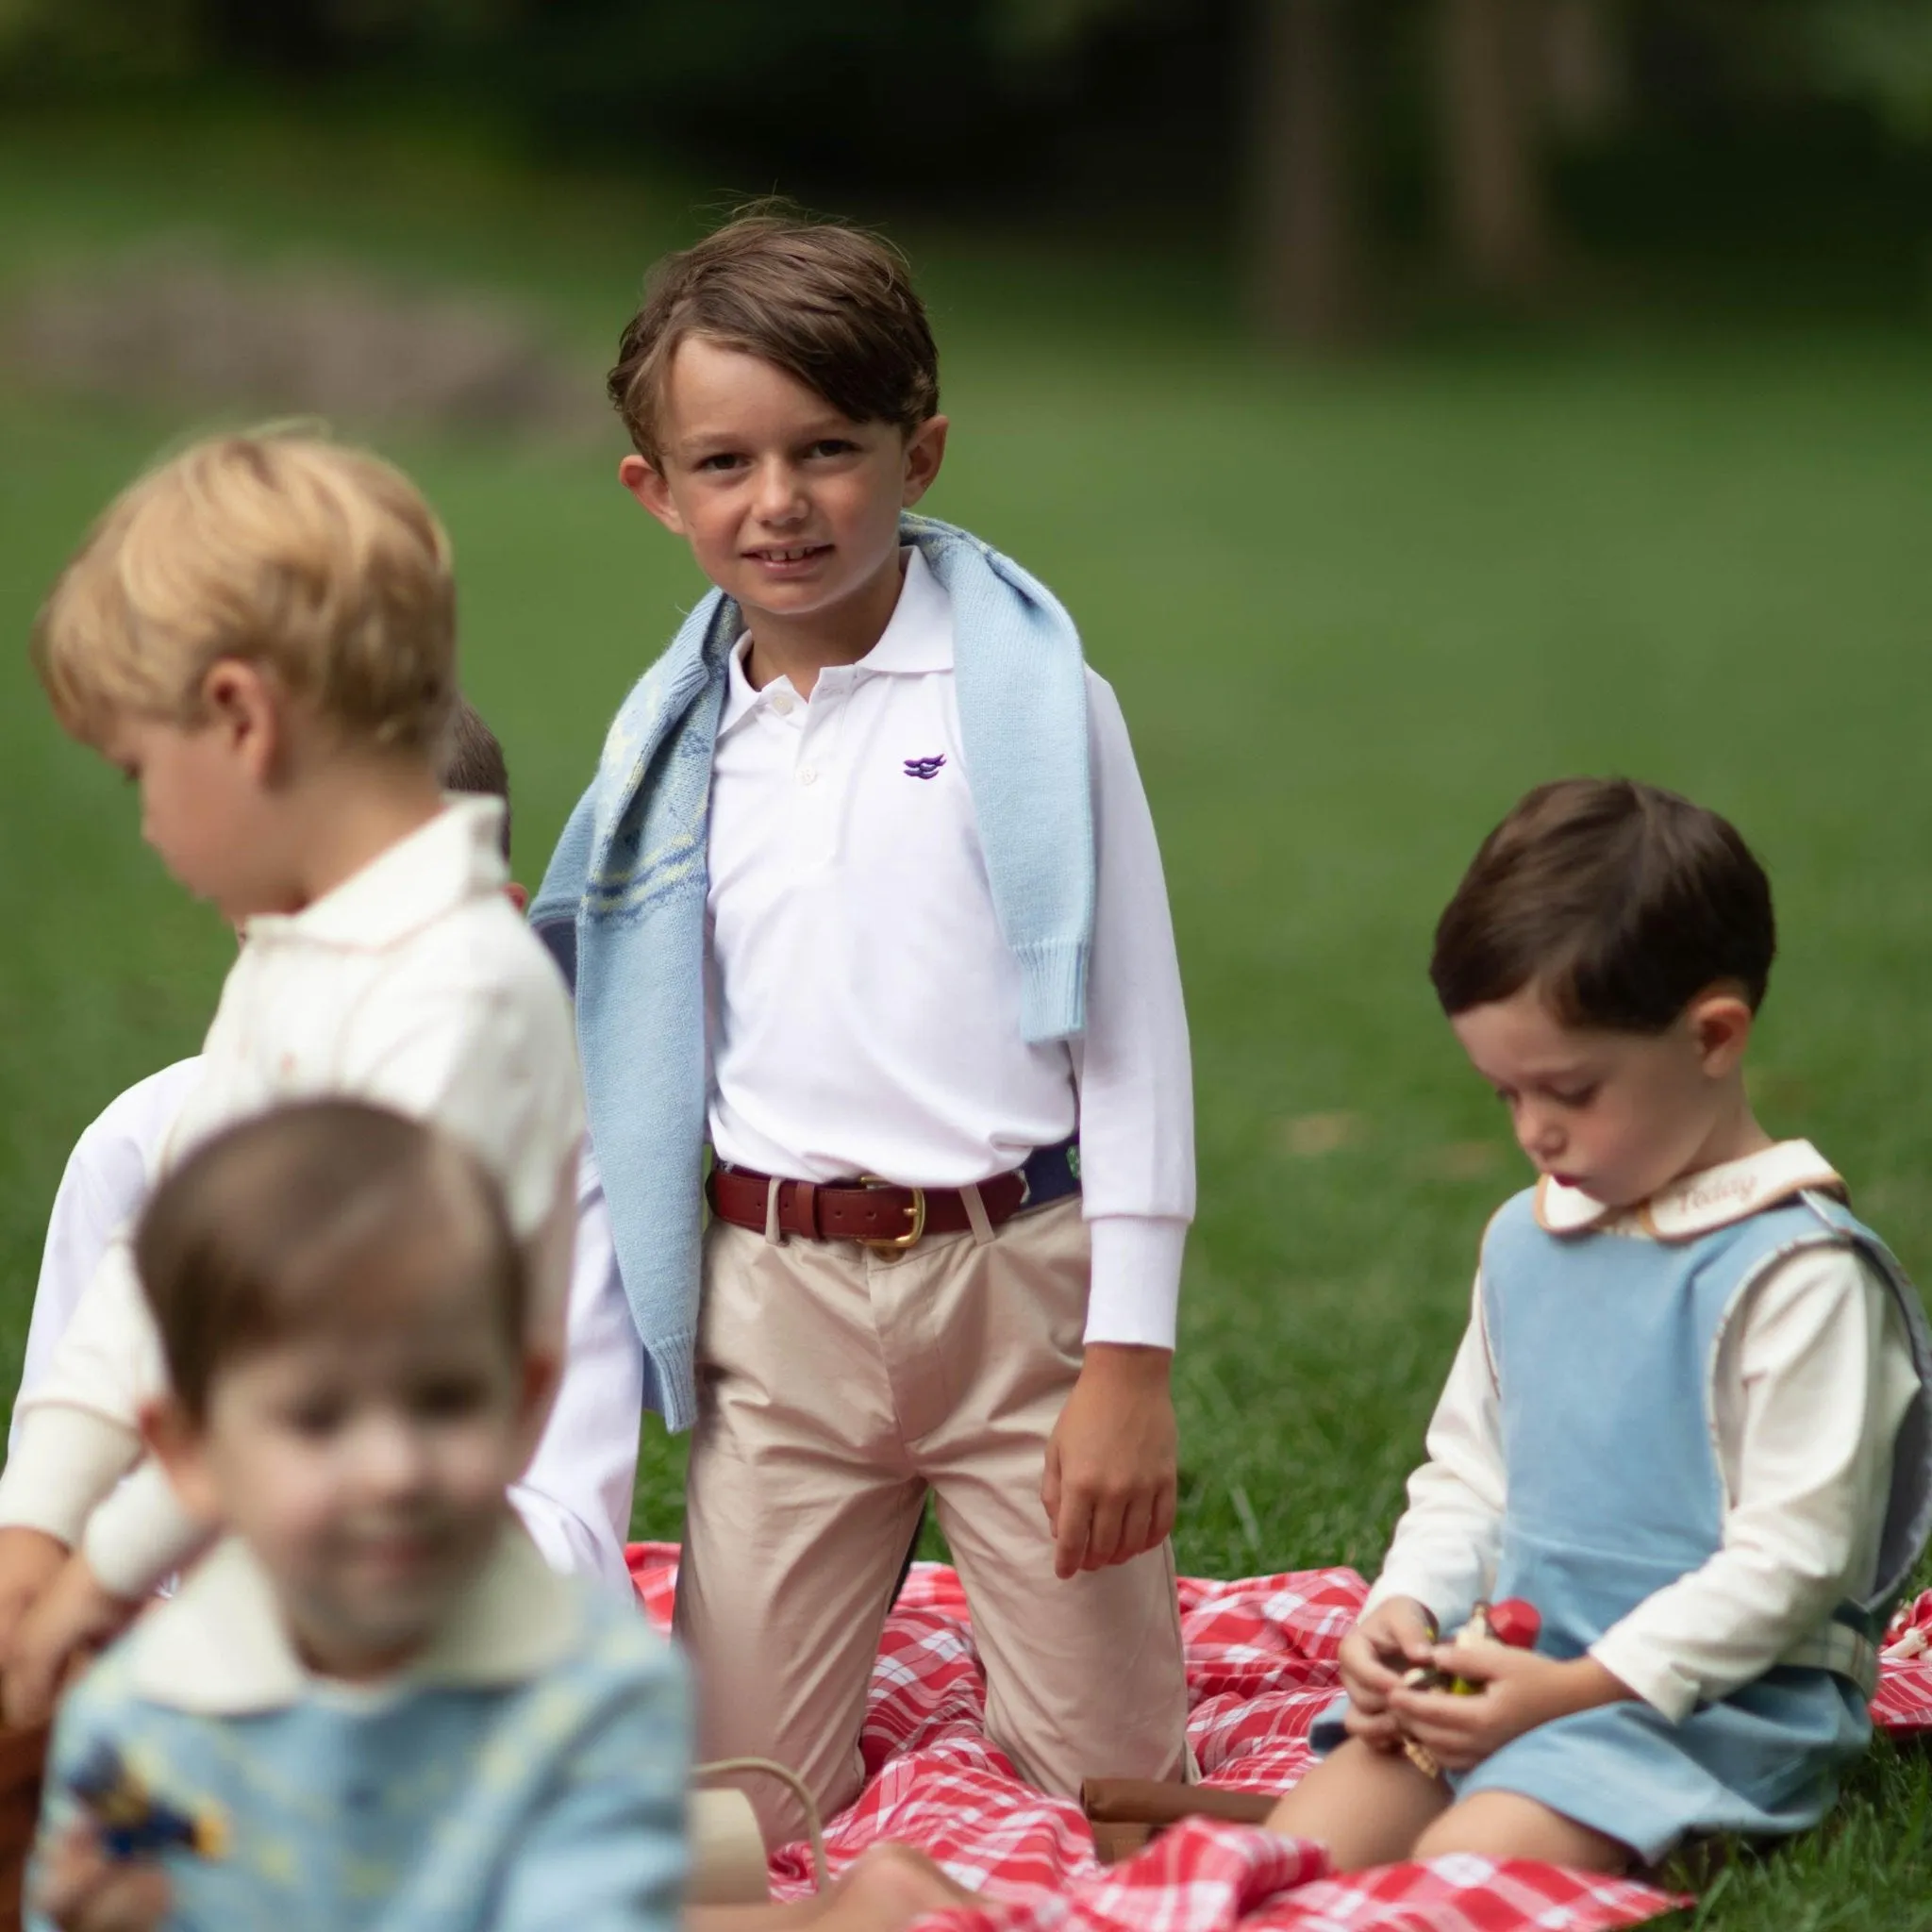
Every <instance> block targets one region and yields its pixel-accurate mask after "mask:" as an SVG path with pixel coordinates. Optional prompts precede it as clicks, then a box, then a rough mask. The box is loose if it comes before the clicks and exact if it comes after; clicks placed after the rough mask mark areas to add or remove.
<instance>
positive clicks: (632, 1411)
mask: <svg viewBox="0 0 1932 1932" xmlns="http://www.w3.org/2000/svg"><path fill="white" fill-rule="evenodd" d="M200 1074H201V1062H200V1059H199V1058H194V1059H186V1060H176V1061H175V1064H174V1065H173V1066H170V1067H163V1068H162V1069H161V1070H160V1072H158V1073H156V1074H149V1075H148V1076H147V1078H146V1079H144V1080H140V1081H137V1082H136V1083H135V1084H134V1085H133V1086H132V1087H130V1088H128V1089H127V1091H125V1093H122V1094H119V1095H117V1096H116V1097H115V1098H114V1099H113V1100H112V1101H110V1102H109V1103H108V1106H107V1107H106V1108H103V1109H102V1111H101V1113H100V1115H99V1117H98V1118H97V1119H96V1120H94V1121H93V1122H92V1124H90V1125H89V1126H88V1128H87V1129H86V1130H85V1131H84V1132H83V1133H82V1135H81V1136H80V1138H79V1140H78V1141H75V1144H74V1152H73V1153H72V1154H71V1155H70V1156H69V1157H68V1160H67V1167H66V1171H65V1172H64V1173H63V1174H62V1175H61V1177H60V1186H59V1188H58V1191H57V1192H56V1193H55V1196H54V1206H53V1209H52V1211H51V1213H50V1214H49V1215H48V1218H47V1239H46V1244H45V1247H44V1249H43V1250H42V1257H41V1274H40V1281H39V1285H38V1287H37V1288H36V1289H35V1291H34V1307H33V1318H32V1321H31V1323H30V1324H29V1326H28V1329H27V1339H26V1355H25V1362H24V1364H23V1366H22V1369H21V1376H20V1391H19V1396H18V1398H17V1399H16V1405H15V1417H14V1427H13V1435H14V1438H15V1439H17V1438H18V1436H19V1433H20V1428H21V1423H22V1420H23V1418H22V1416H21V1414H20V1410H19V1404H20V1403H21V1402H24V1401H27V1400H29V1399H30V1398H31V1397H33V1396H34V1395H35V1394H36V1393H37V1392H38V1391H41V1390H42V1388H43V1387H44V1386H45V1383H46V1381H47V1377H48V1375H49V1374H50V1372H51V1370H52V1367H53V1362H54V1357H55V1355H56V1353H57V1352H58V1348H59V1345H60V1340H61V1337H62V1336H64V1335H65V1334H66V1332H67V1328H68V1325H69V1324H70V1323H71V1322H72V1321H73V1319H74V1311H75V1308H76V1307H78V1306H79V1304H80V1300H81V1296H82V1294H83V1292H84V1291H86V1289H87V1286H88V1284H89V1282H91V1281H92V1279H93V1276H94V1273H95V1271H96V1270H97V1269H98V1268H99V1266H100V1263H101V1257H103V1256H104V1255H105V1254H106V1253H107V1251H108V1244H109V1242H110V1241H112V1240H113V1239H114V1237H115V1236H117V1235H119V1234H121V1233H123V1232H124V1230H125V1229H126V1228H127V1227H128V1226H129V1225H130V1224H132V1223H133V1222H134V1220H135V1218H136V1217H137V1216H138V1215H139V1214H140V1212H141V1209H142V1206H143V1204H144V1203H145V1202H146V1200H147V1196H148V1193H149V1191H150V1190H151V1188H152V1186H153V1184H154V1180H155V1177H156V1175H157V1174H158V1170H159V1165H160V1160H161V1156H162V1152H163V1149H164V1148H165V1147H166V1145H167V1142H168V1139H169V1136H170V1134H171V1132H172V1130H173V1127H174V1124H175V1116H176V1115H177V1114H178V1113H179V1112H180V1111H181V1108H182V1107H183V1105H184V1104H185V1103H186V1100H187V1097H188V1094H189V1091H190V1090H191V1089H192V1087H193V1085H194V1083H195V1082H196V1081H197V1080H198V1079H199V1078H200ZM642 1407H643V1349H642V1346H641V1343H640V1342H639V1341H638V1339H637V1330H636V1327H635V1324H633V1323H632V1321H631V1316H630V1305H629V1303H628V1302H626V1301H625V1294H624V1283H623V1281H622V1280H621V1279H620V1278H619V1276H618V1273H617V1265H616V1261H615V1259H614V1257H613V1256H612V1254H611V1248H610V1229H609V1224H608V1219H607V1216H606V1214H605V1209H604V1190H603V1185H602V1182H601V1180H600V1178H599V1176H598V1173H597V1165H596V1162H595V1160H594V1159H593V1158H591V1152H590V1149H589V1147H588V1146H587V1147H586V1148H585V1149H584V1153H583V1158H582V1161H581V1163H580V1165H579V1168H578V1173H577V1230H576V1246H575V1251H574V1253H573V1255H572V1259H571V1285H570V1313H569V1318H568V1329H567V1337H566V1344H565V1354H564V1365H563V1375H562V1379H561V1381H560V1382H559V1384H558V1391H557V1402H556V1405H555V1407H553V1408H552V1409H551V1412H550V1420H549V1422H548V1423H547V1424H545V1425H544V1430H543V1436H542V1440H541V1441H540V1442H539V1444H538V1447H537V1453H536V1455H535V1457H533V1458H532V1459H531V1462H530V1466H529V1468H528V1469H527V1470H526V1471H525V1473H524V1475H523V1478H522V1480H521V1481H519V1482H517V1483H515V1484H512V1485H511V1488H510V1492H509V1494H510V1501H511V1502H512V1503H513V1504H514V1505H515V1506H516V1509H517V1512H518V1514H519V1515H520V1516H521V1517H522V1518H523V1520H524V1524H525V1527H526V1528H527V1529H528V1530H529V1532H530V1535H531V1537H532V1538H533V1539H534V1541H536V1544H537V1547H538V1548H539V1549H540V1550H541V1551H542V1553H543V1555H544V1557H545V1559H546V1560H547V1561H548V1562H549V1563H550V1564H551V1566H552V1567H553V1568H554V1569H557V1570H563V1571H570V1572H574V1573H575V1574H579V1575H584V1576H591V1577H594V1578H596V1579H597V1580H598V1581H600V1582H602V1583H606V1584H608V1586H609V1587H610V1588H611V1590H612V1591H617V1592H618V1593H620V1594H622V1595H624V1596H625V1597H626V1598H627V1597H628V1596H629V1595H630V1593H631V1582H630V1573H629V1571H628V1570H627V1569H626V1567H625V1556H624V1548H625V1541H626V1539H627V1537H628V1535H629V1532H630V1514H631V1501H632V1494H633V1491H634V1488H635V1484H636V1477H637V1443H638V1418H639V1415H640V1414H641V1410H642ZM49 1413H51V1412H49ZM86 1424H87V1419H86V1417H85V1416H82V1418H81V1427H82V1431H83V1435H84V1434H85V1430H86ZM57 1427H58V1424H57ZM82 1487H83V1489H85V1487H86V1486H85V1485H83V1486H82Z"/></svg>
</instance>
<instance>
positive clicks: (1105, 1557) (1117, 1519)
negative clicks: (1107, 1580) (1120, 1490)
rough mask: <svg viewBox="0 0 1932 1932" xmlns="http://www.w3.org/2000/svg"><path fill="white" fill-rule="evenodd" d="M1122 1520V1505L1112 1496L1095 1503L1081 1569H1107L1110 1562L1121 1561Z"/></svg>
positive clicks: (1081, 1559)
mask: <svg viewBox="0 0 1932 1932" xmlns="http://www.w3.org/2000/svg"><path fill="white" fill-rule="evenodd" d="M1122 1522H1123V1511H1122V1507H1121V1505H1120V1504H1119V1503H1117V1502H1115V1501H1114V1500H1113V1499H1112V1498H1111V1497H1106V1498H1103V1499H1102V1500H1101V1501H1099V1502H1097V1503H1095V1504H1094V1506H1093V1516H1092V1520H1091V1523H1090V1524H1088V1528H1087V1553H1086V1555H1085V1556H1083V1557H1081V1558H1080V1567H1081V1569H1083V1570H1105V1569H1106V1568H1107V1566H1108V1564H1109V1563H1113V1562H1117V1561H1119V1559H1120V1557H1121V1543H1122V1541H1123V1539H1122V1536H1121V1527H1122Z"/></svg>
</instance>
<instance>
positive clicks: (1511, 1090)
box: [1450, 985, 1748, 1208]
mask: <svg viewBox="0 0 1932 1932" xmlns="http://www.w3.org/2000/svg"><path fill="white" fill-rule="evenodd" d="M1727 1004H1728V1005H1732V1006H1735V1004H1736V1003H1735V1002H1730V1003H1727ZM1703 1011H1704V1008H1703V1007H1702V1006H1701V1005H1700V1004H1699V1003H1696V1002H1693V1003H1692V1005H1691V1007H1689V1008H1687V1009H1686V1010H1685V1011H1684V1012H1683V1013H1681V1014H1679V1016H1678V1017H1677V1019H1676V1021H1675V1022H1674V1024H1672V1025H1671V1026H1670V1027H1669V1028H1667V1029H1666V1030H1665V1031H1664V1032H1662V1033H1658V1034H1644V1033H1622V1032H1613V1031H1610V1030H1608V1029H1607V1028H1604V1027H1598V1026H1570V1025H1566V1024H1564V1023H1563V1022H1562V1021H1561V1020H1559V1019H1558V1018H1557V1016H1556V1014H1554V1013H1553V1012H1552V1011H1551V1010H1550V1008H1549V1007H1548V1006H1547V1005H1546V1004H1545V1003H1544V1001H1543V998H1542V995H1541V992H1540V991H1538V990H1537V989H1536V987H1535V986H1534V985H1530V986H1526V987H1524V989H1523V990H1522V991H1519V992H1516V993H1513V994H1511V995H1510V997H1509V998H1508V999H1507V1000H1496V1001H1493V1002H1491V1004H1490V1005H1488V1006H1481V1007H1473V1008H1470V1009H1469V1010H1468V1011H1467V1012H1463V1013H1458V1014H1457V1015H1456V1016H1455V1018H1454V1019H1452V1020H1451V1022H1450V1024H1451V1025H1452V1026H1453V1027H1454V1028H1455V1030H1456V1037H1457V1040H1459V1041H1461V1042H1462V1048H1463V1051H1464V1052H1465V1053H1467V1054H1468V1056H1469V1058H1470V1062H1471V1064H1472V1065H1473V1066H1474V1068H1475V1070H1476V1072H1477V1073H1479V1074H1481V1075H1482V1076H1483V1078H1484V1079H1486V1080H1487V1081H1488V1082H1489V1083H1490V1085H1491V1086H1492V1087H1493V1088H1494V1089H1495V1090H1496V1091H1497V1093H1498V1094H1499V1095H1500V1096H1501V1098H1502V1099H1503V1101H1504V1103H1505V1104H1506V1105H1507V1107H1508V1108H1509V1122H1510V1125H1511V1126H1512V1127H1513V1128H1514V1129H1515V1132H1516V1140H1517V1143H1518V1145H1520V1146H1521V1147H1522V1149H1523V1151H1524V1153H1525V1154H1526V1155H1528V1157H1529V1158H1530V1159H1531V1160H1532V1161H1533V1162H1534V1163H1535V1164H1536V1168H1537V1171H1538V1172H1539V1173H1540V1174H1549V1175H1550V1176H1551V1177H1552V1178H1553V1179H1556V1180H1558V1181H1561V1182H1563V1183H1564V1184H1565V1185H1566V1186H1570V1187H1576V1188H1581V1189H1582V1190H1583V1191H1584V1192H1585V1193H1587V1194H1589V1195H1590V1196H1591V1198H1592V1199H1593V1200H1597V1201H1600V1202H1602V1203H1603V1204H1604V1205H1605V1206H1606V1207H1610V1208H1629V1207H1634V1206H1635V1205H1636V1204H1637V1203H1638V1202H1640V1201H1644V1200H1647V1199H1649V1197H1650V1196H1651V1195H1652V1194H1655V1193H1656V1192H1657V1191H1658V1190H1659V1189H1661V1188H1664V1187H1667V1186H1668V1185H1669V1184H1670V1183H1671V1182H1672V1181H1674V1180H1675V1179H1677V1178H1678V1177H1679V1176H1680V1175H1682V1174H1690V1173H1692V1172H1695V1171H1696V1170H1697V1169H1698V1168H1700V1167H1703V1166H1707V1165H1708V1164H1710V1163H1709V1160H1708V1158H1707V1150H1708V1149H1710V1148H1711V1146H1712V1144H1713V1139H1714V1137H1716V1136H1718V1135H1719V1134H1720V1132H1721V1130H1722V1128H1723V1126H1724V1123H1725V1122H1726V1120H1727V1119H1728V1117H1729V1113H1730V1110H1731V1108H1732V1106H1733V1103H1734V1089H1733V1087H1732V1085H1731V1082H1730V1076H1731V1074H1733V1073H1734V1072H1735V1070H1736V1066H1737V1058H1736V1056H1737V1054H1738V1053H1740V1052H1741V1050H1742V1048H1741V1042H1740V1041H1738V1040H1736V1039H1735V1038H1734V1037H1732V1036H1730V1035H1727V1036H1726V1038H1725V1041H1724V1043H1723V1044H1722V1045H1720V1046H1719V1047H1717V1048H1716V1049H1715V1050H1713V1046H1712V1041H1711V1039H1710V1038H1709V1032H1708V1029H1707V1027H1706V1026H1704V1025H1703V1024H1702V1023H1701V1020H1700V1015H1701V1014H1702V1013H1703ZM1745 1030H1747V1031H1748V1023H1747V1025H1746V1029H1745Z"/></svg>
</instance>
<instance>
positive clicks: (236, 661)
mask: <svg viewBox="0 0 1932 1932" xmlns="http://www.w3.org/2000/svg"><path fill="white" fill-rule="evenodd" d="M200 695H201V708H202V712H203V715H204V716H205V717H206V718H207V720H208V728H209V729H210V730H214V731H218V732H220V733H221V734H222V738H223V741H224V742H225V744H227V745H228V746H229V747H230V748H231V749H232V750H233V751H234V752H235V753H236V755H237V756H238V757H239V758H241V759H242V763H243V765H244V766H245V767H246V769H247V772H248V774H249V776H250V777H251V778H252V779H253V780H254V781H255V783H256V784H258V785H266V784H267V783H268V782H269V780H270V779H271V778H272V777H273V776H274V774H275V767H276V763H277V761H278V760H279V759H280V758H281V756H282V752H283V741H282V693H281V690H280V688H279V687H278V686H277V685H276V684H275V680H274V678H273V676H272V675H271V674H270V673H269V672H268V671H267V670H265V669H264V668H263V667H262V666H261V665H259V664H253V663H250V662H249V661H248V659H247V658H216V659H215V661H214V662H213V663H212V664H210V665H209V666H208V670H207V671H206V672H205V673H203V675H202V680H201V693H200Z"/></svg>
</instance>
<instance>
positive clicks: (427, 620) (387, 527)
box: [32, 431, 457, 758]
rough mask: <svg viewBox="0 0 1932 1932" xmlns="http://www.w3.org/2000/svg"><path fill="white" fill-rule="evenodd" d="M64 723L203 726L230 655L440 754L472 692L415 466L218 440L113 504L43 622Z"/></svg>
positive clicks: (39, 634)
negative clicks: (413, 475)
mask: <svg viewBox="0 0 1932 1932" xmlns="http://www.w3.org/2000/svg"><path fill="white" fill-rule="evenodd" d="M32 649H33V660H34V669H35V670H36V671H37V672H38V673H39V675H40V679H41V682H42V685H43V686H44V687H45V689H46V692H47V695H48V697H49V699H50V700H51V701H52V703H53V706H54V710H55V712H56V714H57V715H58V718H59V720H60V723H61V724H62V725H63V726H64V727H65V728H66V729H67V730H68V731H69V732H71V733H72V734H73V735H74V736H75V737H76V738H78V739H80V740H82V741H85V742H87V743H90V744H93V745H95V746H98V745H99V744H100V743H101V741H102V739H103V737H104V735H105V733H106V731H107V730H108V728H109V725H110V722H111V720H112V719H114V718H115V717H116V716H119V715H123V714H125V713H128V712H134V713H138V714H142V715H146V716H150V717H161V718H165V719H167V720H169V721H170V722H172V723H177V724H195V723H198V722H199V721H200V719H201V716H202V708H201V704H202V685H203V680H204V679H205V678H206V676H207V675H208V670H209V668H210V667H211V666H212V665H214V664H215V663H216V662H217V661H218V660H220V659H222V658H240V659H242V660H244V661H246V662H249V663H253V664H256V665H259V666H262V667H265V668H266V669H267V670H269V671H271V672H272V673H273V674H274V675H275V678H276V679H277V680H278V682H279V683H280V684H281V685H282V687H283V688H284V689H285V690H286V691H289V692H290V693H291V695H292V696H294V697H297V698H299V699H301V700H304V701H306V702H307V703H308V704H311V705H312V706H313V707H314V708H315V709H316V710H317V712H318V713H319V714H320V715H321V716H322V717H324V718H325V719H326V720H327V721H328V722H330V723H331V724H335V725H336V726H337V727H338V728H339V729H340V730H341V732H342V733H343V734H344V735H345V736H346V737H348V738H350V739H351V740H353V741H358V742H360V743H363V744H367V745H373V746H377V747H380V748H382V749H385V750H394V751H397V752H422V753H425V754H426V755H428V756H430V757H432V758H434V757H437V756H439V755H440V754H441V748H442V741H443V739H444V736H445V734H446V732H447V730H448V727H449V721H450V717H451V714H452V712H453V710H454V708H455V705H456V697H457V664H456V586H455V582H454V579H453V577H452V575H451V571H450V545H449V539H448V537H447V536H446V535H445V534H444V532H443V528H442V525H441V524H440V523H439V522H438V521H437V519H436V514H435V512H434V511H433V510H432V509H431V508H429V506H428V505H427V504H426V503H425V501H424V500H423V498H422V496H421V495H420V494H419V493H418V491H416V489H415V487H414V486H413V485H412V484H411V483H410V482H409V481H408V478H407V477H405V476H404V475H401V473H400V472H398V471H396V470H393V469H391V467H390V465H389V464H387V463H385V462H383V461H381V460H380V459H379V458H375V457H374V456H371V455H369V454H368V453H367V452H366V451H363V450H356V449H344V448H341V447H339V446H337V445H335V444H333V443H330V442H327V441H323V440H321V439H320V438H318V437H316V436H314V435H312V434H295V433H283V432H278V431H261V432H256V433H252V434H243V435H232V436H215V437H210V438H208V439H207V440H206V441H201V442H197V443H195V444H193V445H192V447H190V448H188V449H186V450H183V451H182V452H181V453H180V454H179V455H178V456H175V457H173V458H169V459H168V460H167V461H166V462H164V463H162V464H160V465H159V466H158V467H157V468H156V469H153V470H151V471H149V472H148V474H147V475H144V476H142V478H141V479H140V480H139V481H138V482H136V483H134V484H132V485H130V486H129V487H128V488H127V489H126V490H125V491H122V492H121V494H120V495H119V496H118V497H116V498H115V500H114V501H113V502H112V503H111V504H110V505H109V506H108V508H107V510H106V511H105V512H104V513H103V515H102V516H101V518H100V520H99V521H98V522H97V523H96V524H95V525H94V526H93V528H92V530H91V531H89V533H88V537H87V541H85V542H84V543H83V544H82V545H81V547H80V549H79V550H78V552H76V553H75V557H74V558H73V560H72V561H71V562H70V563H69V564H68V565H67V568H66V569H65V570H63V571H62V572H61V573H60V575H59V578H58V581H57V582H56V583H55V585H54V588H53V591H51V592H50V593H49V595H48V597H47V601H46V602H45V604H43V605H42V607H41V612H40V615H39V617H38V618H37V619H36V620H35V623H34V629H33V645H32Z"/></svg>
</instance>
